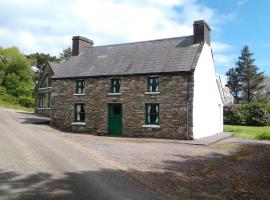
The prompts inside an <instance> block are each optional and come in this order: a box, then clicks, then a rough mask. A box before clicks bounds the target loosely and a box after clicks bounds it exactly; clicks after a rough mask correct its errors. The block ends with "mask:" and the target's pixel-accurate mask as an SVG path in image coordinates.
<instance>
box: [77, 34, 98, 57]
mask: <svg viewBox="0 0 270 200" xmlns="http://www.w3.org/2000/svg"><path fill="white" fill-rule="evenodd" d="M93 45H94V42H93V41H92V40H90V39H88V38H86V37H82V36H74V37H73V38H72V56H78V55H79V54H80V53H81V52H82V51H83V50H84V49H85V48H89V47H93Z"/></svg>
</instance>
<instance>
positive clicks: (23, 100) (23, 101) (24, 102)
mask: <svg viewBox="0 0 270 200" xmlns="http://www.w3.org/2000/svg"><path fill="white" fill-rule="evenodd" d="M18 102H19V104H20V105H21V106H24V107H27V108H31V107H34V105H35V100H34V99H33V98H32V97H26V96H21V97H19V99H18Z"/></svg>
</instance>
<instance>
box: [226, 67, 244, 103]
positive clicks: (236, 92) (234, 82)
mask: <svg viewBox="0 0 270 200" xmlns="http://www.w3.org/2000/svg"><path fill="white" fill-rule="evenodd" d="M226 76H227V80H228V81H227V84H226V86H227V87H228V88H230V91H231V94H232V96H233V97H234V101H235V103H239V100H240V92H241V82H240V77H239V73H238V72H237V70H236V69H235V68H231V69H229V71H228V72H227V73H226Z"/></svg>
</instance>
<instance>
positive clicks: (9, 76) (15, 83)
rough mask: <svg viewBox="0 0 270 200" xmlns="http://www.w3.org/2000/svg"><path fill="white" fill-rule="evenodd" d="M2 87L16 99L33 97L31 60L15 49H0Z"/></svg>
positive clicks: (0, 80) (0, 81)
mask: <svg viewBox="0 0 270 200" xmlns="http://www.w3.org/2000/svg"><path fill="white" fill-rule="evenodd" d="M0 55H1V59H0V78H1V79H0V85H1V86H2V87H4V88H5V89H6V93H7V94H10V95H12V96H14V97H19V96H33V90H34V83H33V72H32V70H31V67H30V62H29V60H28V59H27V58H26V57H25V56H24V55H23V54H22V53H21V52H20V51H19V50H18V49H17V48H15V47H12V48H6V49H3V48H0Z"/></svg>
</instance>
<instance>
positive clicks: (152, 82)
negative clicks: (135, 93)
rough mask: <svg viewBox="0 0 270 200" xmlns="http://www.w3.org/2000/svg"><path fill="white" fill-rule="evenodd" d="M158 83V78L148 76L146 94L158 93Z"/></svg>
mask: <svg viewBox="0 0 270 200" xmlns="http://www.w3.org/2000/svg"><path fill="white" fill-rule="evenodd" d="M158 90H159V81H158V77H154V76H150V77H148V92H158Z"/></svg>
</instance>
